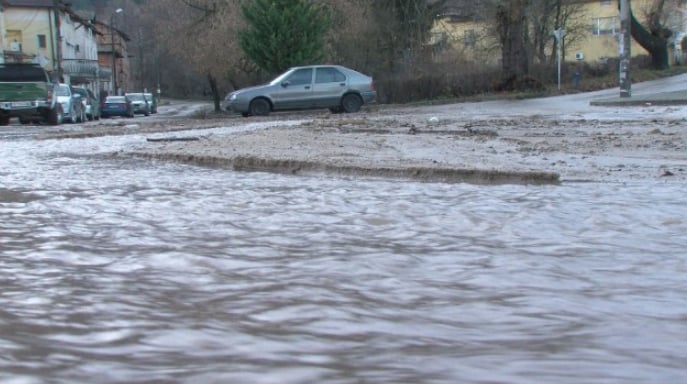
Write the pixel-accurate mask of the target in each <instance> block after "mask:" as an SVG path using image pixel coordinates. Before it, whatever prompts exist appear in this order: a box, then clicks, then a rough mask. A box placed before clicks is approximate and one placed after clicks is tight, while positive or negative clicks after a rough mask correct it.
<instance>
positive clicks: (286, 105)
mask: <svg viewBox="0 0 687 384" xmlns="http://www.w3.org/2000/svg"><path fill="white" fill-rule="evenodd" d="M312 80H313V70H312V68H299V69H297V70H295V71H293V73H292V74H290V75H289V76H288V77H286V79H284V81H283V82H282V83H281V84H280V85H278V87H279V88H278V89H277V90H276V91H274V92H273V94H272V103H273V104H274V109H305V108H312V107H313V102H312Z"/></svg>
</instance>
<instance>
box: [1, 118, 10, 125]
mask: <svg viewBox="0 0 687 384" xmlns="http://www.w3.org/2000/svg"><path fill="white" fill-rule="evenodd" d="M9 123H10V117H9V116H0V125H9Z"/></svg>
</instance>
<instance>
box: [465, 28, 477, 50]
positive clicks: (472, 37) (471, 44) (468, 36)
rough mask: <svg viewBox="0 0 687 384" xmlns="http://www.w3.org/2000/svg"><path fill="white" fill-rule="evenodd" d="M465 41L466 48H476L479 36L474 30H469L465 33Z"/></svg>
mask: <svg viewBox="0 0 687 384" xmlns="http://www.w3.org/2000/svg"><path fill="white" fill-rule="evenodd" d="M463 40H464V41H465V47H466V48H475V43H476V42H477V36H476V34H475V30H474V29H468V30H466V31H465V32H464V33H463Z"/></svg>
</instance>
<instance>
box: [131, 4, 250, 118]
mask: <svg viewBox="0 0 687 384" xmlns="http://www.w3.org/2000/svg"><path fill="white" fill-rule="evenodd" d="M239 3H240V2H239V1H238V0H223V1H220V0H155V1H150V2H147V3H146V5H145V10H144V12H145V13H147V14H149V15H154V19H153V20H151V23H152V24H151V25H153V28H154V30H155V32H156V34H157V36H158V42H166V44H165V48H166V50H168V51H169V52H170V53H172V54H174V55H175V56H177V57H179V58H181V59H183V62H184V63H186V65H188V69H189V70H193V71H196V72H198V73H202V74H203V75H204V76H205V77H206V80H207V83H208V85H209V87H210V93H211V94H212V97H213V100H214V107H215V110H216V111H219V110H220V102H221V100H222V96H223V95H222V94H221V92H220V88H221V84H222V83H228V84H230V85H235V84H236V83H235V82H234V79H235V78H236V76H238V72H239V71H240V70H241V69H245V68H246V66H245V61H243V60H242V59H243V55H242V53H241V51H240V49H239V48H238V39H237V37H236V36H237V31H238V29H239V28H241V27H242V25H243V22H242V19H241V17H240V7H239Z"/></svg>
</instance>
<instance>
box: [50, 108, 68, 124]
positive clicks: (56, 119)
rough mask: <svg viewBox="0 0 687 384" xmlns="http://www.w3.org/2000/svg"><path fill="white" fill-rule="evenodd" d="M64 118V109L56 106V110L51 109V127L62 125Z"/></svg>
mask: <svg viewBox="0 0 687 384" xmlns="http://www.w3.org/2000/svg"><path fill="white" fill-rule="evenodd" d="M62 119H64V116H63V115H62V107H60V106H59V105H56V106H55V108H53V109H51V110H50V112H49V114H48V124H50V125H60V123H62Z"/></svg>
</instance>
